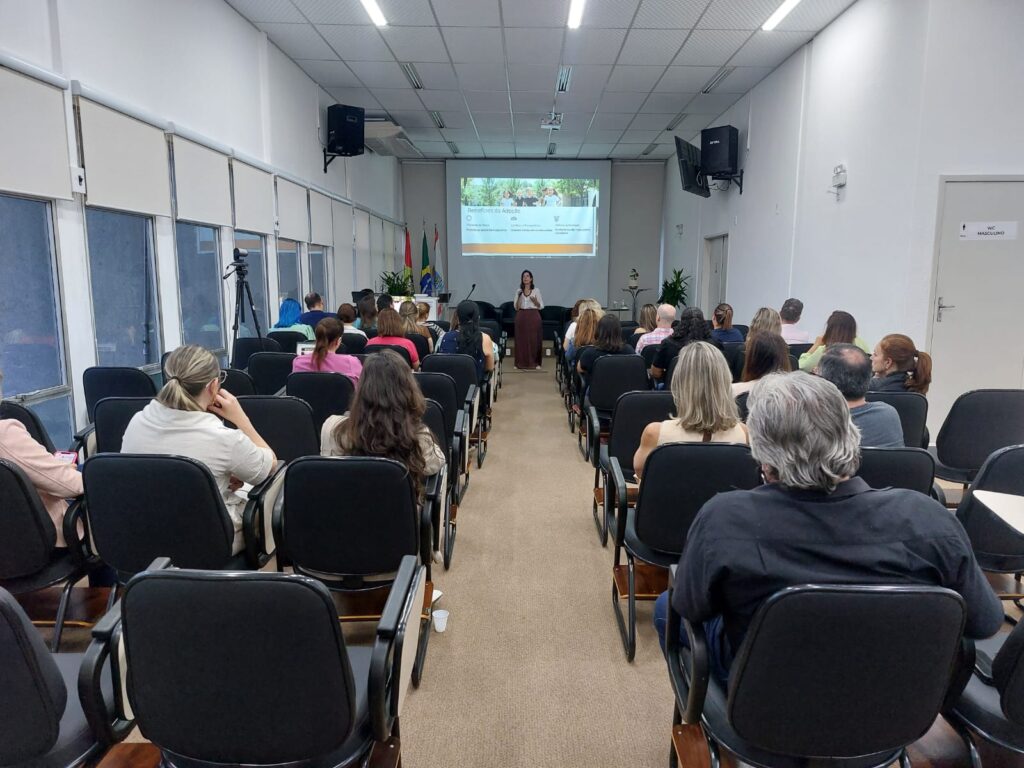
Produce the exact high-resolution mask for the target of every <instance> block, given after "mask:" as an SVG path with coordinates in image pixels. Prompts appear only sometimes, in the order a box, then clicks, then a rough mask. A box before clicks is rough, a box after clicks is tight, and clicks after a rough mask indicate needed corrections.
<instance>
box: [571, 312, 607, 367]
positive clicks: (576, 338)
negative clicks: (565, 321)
mask: <svg viewBox="0 0 1024 768" xmlns="http://www.w3.org/2000/svg"><path fill="white" fill-rule="evenodd" d="M602 317H604V310H603V309H601V308H600V307H598V308H596V309H595V308H594V307H592V306H590V305H587V304H584V305H583V308H582V309H581V311H580V318H579V320H577V321H576V327H575V328H573V327H572V326H570V327H569V330H572V331H574V333H573V335H572V338H571V339H569V342H568V346H566V348H565V359H566V362H568V363H569V365H570V366H573V365H576V357H577V355H578V354H579V351H580V350H581V349H583V347H588V346H590V345H591V344H593V343H594V339H595V338H597V324H598V323H599V322H601V318H602ZM567 333H568V331H567Z"/></svg>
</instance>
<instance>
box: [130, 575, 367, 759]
mask: <svg viewBox="0 0 1024 768" xmlns="http://www.w3.org/2000/svg"><path fill="white" fill-rule="evenodd" d="M121 611H122V622H123V631H124V639H125V652H126V654H127V661H128V697H129V700H130V702H131V705H132V709H133V710H134V712H135V716H136V720H137V722H138V724H139V726H140V728H141V729H142V731H143V732H144V733H145V734H146V737H147V738H148V739H149V740H150V741H152V742H153V743H154V744H156V745H158V746H159V747H160V748H161V749H164V750H167V751H169V752H171V753H173V754H176V755H182V756H184V757H186V758H193V759H196V760H204V761H209V763H210V764H213V763H219V764H230V765H249V764H253V765H257V764H261V765H262V764H280V763H291V762H293V761H299V760H304V759H307V758H312V757H318V756H320V755H323V754H326V753H329V752H331V751H332V750H334V749H336V748H337V747H339V746H341V744H343V743H344V741H345V739H346V738H348V736H349V734H350V733H351V732H352V728H353V724H354V722H355V720H356V717H357V715H356V699H355V684H354V681H353V677H352V669H351V665H350V664H349V661H348V654H347V651H346V648H345V640H344V637H343V636H342V634H341V630H340V628H339V625H338V618H337V612H336V610H335V609H334V605H333V603H332V602H331V597H330V594H329V593H328V592H327V590H326V589H325V588H324V587H323V585H322V584H318V583H317V582H315V581H314V580H313V579H309V578H305V577H302V576H293V575H289V574H283V573H232V574H230V575H229V574H224V573H213V572H209V571H186V570H163V571H152V572H147V573H142V574H140V575H139V576H137V577H135V578H133V579H132V580H131V582H130V583H129V584H128V587H127V589H126V590H125V594H124V597H123V599H122V607H121ZM254 638H259V642H253V639H254ZM213 723H216V726H215V727H211V724H213Z"/></svg>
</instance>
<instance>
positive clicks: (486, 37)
mask: <svg viewBox="0 0 1024 768" xmlns="http://www.w3.org/2000/svg"><path fill="white" fill-rule="evenodd" d="M443 33H444V39H445V42H447V43H448V52H449V53H451V55H452V61H454V62H455V63H456V64H458V63H460V62H469V63H473V62H478V61H489V62H500V63H502V64H504V63H505V49H504V47H503V44H502V41H501V30H500V29H491V28H485V27H445V29H444V30H443Z"/></svg>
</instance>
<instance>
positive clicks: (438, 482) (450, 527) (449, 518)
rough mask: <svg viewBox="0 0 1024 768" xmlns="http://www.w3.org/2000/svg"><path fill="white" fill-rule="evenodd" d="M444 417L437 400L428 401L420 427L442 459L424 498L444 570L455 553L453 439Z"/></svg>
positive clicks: (428, 482) (429, 479)
mask: <svg viewBox="0 0 1024 768" xmlns="http://www.w3.org/2000/svg"><path fill="white" fill-rule="evenodd" d="M446 422H447V417H446V415H445V412H444V408H442V407H441V404H440V403H438V402H437V401H436V400H430V399H428V400H427V409H426V411H424V413H423V423H424V424H426V425H427V428H428V429H430V433H431V434H432V435H433V436H434V440H435V441H436V442H437V445H438V447H439V448H440V449H441V452H442V453H443V454H444V456H445V464H444V468H443V469H442V470H441V471H440V472H439V473H437V474H436V475H433V476H431V477H428V478H427V482H426V484H425V485H426V489H425V490H426V494H427V495H428V496H430V497H431V498H432V499H433V500H434V504H433V511H434V515H433V518H431V524H432V526H433V529H434V530H433V542H434V549H435V550H437V551H440V552H441V556H442V559H443V561H444V569H445V570H446V571H447V570H448V569H449V568H451V564H452V553H453V552H454V551H455V512H454V511H453V509H452V505H453V504H454V503H455V502H454V500H453V498H452V489H451V483H449V482H448V472H449V471H450V469H451V464H452V461H451V456H452V443H451V440H452V435H451V434H450V433H449V432H448V427H447V423H446ZM442 530H443V531H444V541H443V542H442V541H441V531H442Z"/></svg>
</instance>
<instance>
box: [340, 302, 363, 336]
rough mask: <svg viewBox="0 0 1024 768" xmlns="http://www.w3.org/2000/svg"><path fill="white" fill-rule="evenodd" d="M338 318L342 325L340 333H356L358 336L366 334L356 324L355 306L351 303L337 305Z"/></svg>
mask: <svg viewBox="0 0 1024 768" xmlns="http://www.w3.org/2000/svg"><path fill="white" fill-rule="evenodd" d="M338 320H340V321H341V322H342V324H343V325H344V330H343V331H342V333H357V334H359V335H360V336H365V335H366V334H365V333H363V331H362V330H361V329H360V328H359V326H358V325H356V308H355V307H354V306H352V305H351V304H348V303H346V304H342V305H341V306H340V307H338Z"/></svg>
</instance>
